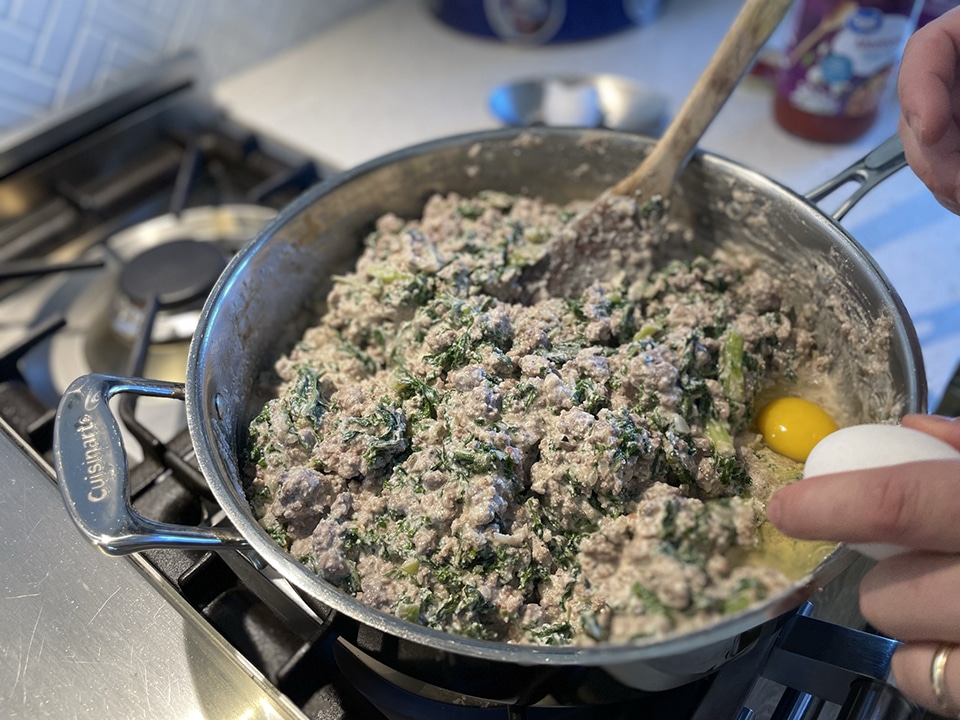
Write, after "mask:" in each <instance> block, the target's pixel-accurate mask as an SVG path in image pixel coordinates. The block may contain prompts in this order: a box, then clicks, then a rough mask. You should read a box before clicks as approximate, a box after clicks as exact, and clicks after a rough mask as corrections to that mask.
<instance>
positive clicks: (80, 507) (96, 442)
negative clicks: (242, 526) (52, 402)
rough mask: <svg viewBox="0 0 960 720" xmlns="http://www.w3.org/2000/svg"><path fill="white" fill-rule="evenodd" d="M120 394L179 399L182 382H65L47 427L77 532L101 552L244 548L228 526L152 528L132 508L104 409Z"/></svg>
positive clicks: (105, 378)
mask: <svg viewBox="0 0 960 720" xmlns="http://www.w3.org/2000/svg"><path fill="white" fill-rule="evenodd" d="M122 393H133V394H136V395H149V396H152V397H162V398H171V399H175V400H183V398H184V390H183V385H182V384H180V383H168V382H163V381H159V380H143V379H140V378H136V379H133V378H122V377H114V376H111V375H95V374H93V375H85V376H83V377H80V378H77V379H76V380H74V381H73V382H72V383H71V384H70V387H68V388H67V390H66V392H65V393H64V394H63V397H62V398H61V400H60V407H59V410H58V412H57V420H56V423H55V425H54V439H53V459H54V465H55V467H56V471H57V482H58V484H59V486H60V493H61V495H62V496H63V500H64V503H66V506H67V510H68V511H69V513H70V516H71V518H72V519H73V521H74V523H76V525H77V527H78V528H80V532H81V533H83V535H84V536H85V537H86V538H87V539H88V540H90V542H92V543H93V544H94V545H96V546H98V547H99V548H100V549H101V550H103V551H104V552H105V553H107V554H108V555H126V554H128V553H133V552H138V551H140V550H147V549H150V548H173V547H178V548H208V549H211V550H216V549H219V548H224V547H240V546H244V545H246V541H245V540H244V539H243V538H242V536H241V535H240V534H239V533H237V532H236V531H235V530H232V529H220V528H210V527H188V526H184V525H173V524H169V523H159V522H156V521H154V520H150V519H148V518H145V517H143V516H142V515H140V514H139V513H137V512H136V511H135V510H134V509H133V507H132V505H131V504H130V476H129V474H128V472H127V460H126V456H125V453H124V449H123V439H122V437H121V435H120V426H119V425H118V424H117V420H116V418H115V417H114V415H113V413H112V411H111V409H110V407H109V404H108V403H109V400H110V398H112V397H113V396H114V395H119V394H122Z"/></svg>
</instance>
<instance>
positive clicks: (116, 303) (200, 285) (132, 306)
mask: <svg viewBox="0 0 960 720" xmlns="http://www.w3.org/2000/svg"><path fill="white" fill-rule="evenodd" d="M227 260H228V256H227V253H226V252H225V251H224V249H223V248H221V247H220V246H219V245H218V244H217V243H213V242H199V241H197V240H172V241H169V242H165V243H163V244H162V245H157V246H156V247H152V248H149V249H148V250H145V251H144V252H142V253H140V254H139V255H137V256H136V257H134V258H133V259H132V260H129V261H128V262H126V263H125V264H124V266H123V267H122V268H121V270H120V275H119V277H118V280H117V291H116V295H115V296H114V298H113V304H112V317H111V325H112V327H113V330H115V331H116V333H117V334H118V335H119V336H120V337H121V338H123V339H124V340H126V341H128V342H134V341H136V339H137V338H138V336H139V335H140V333H141V332H144V331H145V330H144V323H145V322H147V318H148V317H149V315H150V314H151V313H153V312H156V313H157V315H156V316H155V317H154V318H153V319H152V320H151V321H150V322H151V323H152V327H151V328H150V340H151V341H152V342H155V343H168V342H176V341H187V342H188V341H189V340H190V338H191V337H192V336H193V331H194V329H195V328H196V326H197V320H198V318H199V314H200V308H201V307H202V306H203V301H204V299H205V298H206V297H207V295H208V294H209V293H210V291H211V290H212V289H213V286H214V284H216V282H217V278H219V277H220V273H222V272H223V270H224V268H226V266H227ZM154 305H155V306H156V307H154ZM128 371H129V370H128Z"/></svg>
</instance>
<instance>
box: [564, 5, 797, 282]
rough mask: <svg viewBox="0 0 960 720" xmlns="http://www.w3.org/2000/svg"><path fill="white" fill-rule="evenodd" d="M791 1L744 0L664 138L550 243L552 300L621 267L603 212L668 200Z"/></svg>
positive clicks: (611, 230) (611, 229) (613, 235)
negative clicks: (622, 201) (622, 203)
mask: <svg viewBox="0 0 960 720" xmlns="http://www.w3.org/2000/svg"><path fill="white" fill-rule="evenodd" d="M791 2H792V0H746V2H744V4H743V7H742V8H741V9H740V12H739V13H738V14H737V16H736V18H734V21H733V24H732V25H731V26H730V29H729V30H728V31H727V33H726V35H725V36H724V37H723V40H722V41H721V42H720V45H719V47H718V48H717V50H716V52H715V53H714V55H713V57H712V58H711V60H710V62H709V63H708V65H707V67H706V69H705V70H704V71H703V74H702V75H701V76H700V78H699V79H698V80H697V82H696V84H695V85H694V86H693V90H691V92H690V95H689V96H688V97H687V99H686V100H685V101H684V103H683V105H682V106H681V108H680V110H679V112H677V114H676V116H675V117H674V118H673V120H672V121H671V122H670V125H669V126H668V127H667V129H666V131H665V132H664V133H663V136H662V137H661V138H660V139H659V140H658V141H657V142H656V144H655V145H654V146H653V149H652V150H651V151H650V153H649V154H648V155H647V156H646V157H645V158H644V159H643V161H642V162H641V163H640V165H638V166H637V168H636V169H635V170H634V171H633V172H632V173H630V175H628V176H627V177H625V178H624V179H623V180H621V181H620V182H618V183H617V184H616V185H614V186H613V187H612V188H610V189H609V190H608V191H606V192H605V193H604V194H603V195H601V197H600V198H599V199H598V200H597V202H596V203H595V204H594V206H593V207H592V208H591V209H590V210H589V211H588V212H587V214H586V215H585V216H581V217H579V218H577V219H576V220H575V222H576V223H577V227H576V232H575V233H573V232H571V233H568V234H566V235H564V236H563V237H562V238H560V239H558V240H556V241H554V243H553V245H552V247H551V248H550V251H549V266H548V269H547V276H546V286H547V289H548V291H549V292H550V294H551V295H554V296H560V297H576V296H578V295H579V294H580V293H581V292H582V291H583V289H584V288H586V287H587V286H589V285H590V284H591V283H593V282H594V280H597V279H600V278H603V277H608V276H609V275H610V274H611V272H615V271H616V270H617V269H618V268H619V267H621V259H620V257H621V256H620V255H619V254H618V253H616V252H612V251H613V250H615V249H616V247H615V242H616V241H615V239H614V238H615V236H616V234H617V233H616V232H615V231H614V229H613V228H606V227H604V222H603V220H604V217H603V216H604V209H605V208H606V207H607V206H608V205H609V203H610V202H611V201H612V199H613V198H615V197H617V196H627V197H632V196H635V195H637V194H638V193H639V194H641V195H642V196H643V197H645V198H653V197H656V196H660V197H664V198H665V197H667V196H668V195H669V194H670V190H671V189H672V187H673V184H674V182H675V181H676V179H677V176H678V175H679V174H680V171H681V170H682V169H683V167H684V166H685V165H686V163H687V161H688V160H689V159H690V156H691V155H692V154H693V151H694V149H695V148H696V145H697V142H698V141H699V140H700V138H701V137H702V136H703V133H704V131H705V130H706V129H707V126H709V124H710V122H711V121H712V120H713V118H714V117H716V115H717V113H718V112H719V111H720V108H722V107H723V104H724V103H725V102H726V100H727V98H728V97H729V96H730V93H731V92H733V88H734V87H736V85H737V83H738V82H739V80H740V78H741V77H742V76H743V74H744V73H745V72H746V71H747V69H748V68H749V67H750V64H751V62H752V61H753V59H754V57H756V55H757V53H758V52H759V51H760V48H762V47H763V44H764V43H765V42H766V41H767V39H768V38H769V37H770V35H771V33H773V31H774V30H775V29H776V27H777V25H779V24H780V22H781V21H782V20H783V18H784V16H785V15H786V13H787V10H788V9H789V7H790V4H791Z"/></svg>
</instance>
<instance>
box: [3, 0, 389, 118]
mask: <svg viewBox="0 0 960 720" xmlns="http://www.w3.org/2000/svg"><path fill="white" fill-rule="evenodd" d="M379 2H381V0H0V132H2V131H3V130H5V129H9V128H11V127H14V126H19V125H23V124H26V123H29V122H30V121H31V120H34V119H37V118H40V117H43V116H45V115H47V114H49V113H51V112H55V111H56V110H58V109H60V108H62V107H64V106H65V105H67V104H68V103H69V102H70V101H71V100H73V99H74V98H76V97H78V96H80V95H87V94H89V93H97V92H100V91H102V90H103V89H104V87H106V86H108V85H109V84H110V83H111V81H113V80H114V79H116V78H117V77H121V76H122V75H123V74H124V73H125V72H127V71H131V70H135V69H137V68H142V67H144V66H148V65H150V64H152V63H155V62H157V61H158V60H159V59H160V58H162V57H164V56H167V55H172V54H175V53H176V52H178V51H181V50H184V49H188V48H194V49H197V50H198V51H199V52H200V54H201V56H202V57H203V61H204V67H205V70H206V72H207V74H208V76H209V78H210V79H212V80H217V79H220V78H223V77H225V76H227V75H229V74H231V73H234V72H237V71H239V70H241V69H243V68H245V67H248V66H250V65H252V64H254V63H256V62H258V61H260V60H264V59H266V58H268V57H270V56H272V55H274V54H276V53H278V52H280V51H282V50H285V49H287V48H290V47H292V46H293V45H295V44H297V43H299V42H301V41H303V40H305V39H306V38H307V37H309V36H311V35H313V34H315V33H317V32H320V31H321V30H324V29H325V28H328V27H330V26H331V25H333V24H334V23H336V22H337V21H339V20H341V19H343V18H344V17H346V16H347V15H350V14H353V13H356V12H359V11H361V10H363V9H366V8H368V7H370V6H372V5H375V4H377V3H379Z"/></svg>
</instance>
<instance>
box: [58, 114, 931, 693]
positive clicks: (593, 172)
mask: <svg viewBox="0 0 960 720" xmlns="http://www.w3.org/2000/svg"><path fill="white" fill-rule="evenodd" d="M651 142H652V141H651V140H650V139H646V138H639V137H637V136H632V135H625V134H618V133H613V132H605V131H595V130H589V131H582V130H558V129H542V130H535V131H533V130H515V129H510V130H500V131H494V132H487V133H477V134H470V135H465V136H459V137H454V138H447V139H443V140H438V141H435V142H431V143H427V144H424V145H420V146H417V147H413V148H409V149H405V150H402V151H400V152H397V153H393V154H391V155H388V156H385V157H383V158H380V159H377V160H374V161H371V162H369V163H367V164H365V165H362V166H360V167H358V168H356V169H353V170H351V171H348V172H346V173H343V174H342V175H339V176H337V177H334V178H332V179H330V180H328V181H326V182H324V183H321V184H319V185H317V186H315V187H314V188H311V189H310V190H308V191H307V192H306V193H304V194H303V195H302V196H301V197H300V198H298V199H297V200H296V201H295V202H293V203H292V204H291V205H290V206H289V207H287V208H285V209H284V210H283V211H282V212H281V213H280V214H279V215H278V216H277V218H276V219H275V220H274V221H273V222H271V223H270V224H269V225H268V226H267V227H266V228H264V230H263V231H262V232H261V233H260V234H259V235H258V236H257V237H256V238H255V239H254V240H252V241H251V242H250V243H249V244H248V245H247V246H245V247H244V248H243V250H242V251H241V252H240V253H239V254H238V255H237V256H236V257H235V258H234V259H233V261H232V262H231V264H230V266H229V267H228V268H227V270H226V271H225V272H224V274H223V275H222V276H221V278H220V280H219V282H218V283H217V286H216V287H215V288H214V291H213V293H212V294H211V296H210V297H209V299H208V300H207V302H206V305H205V306H204V310H203V314H202V317H201V320H200V325H199V327H198V330H197V334H196V335H195V337H194V339H193V342H192V344H191V350H190V356H189V366H188V371H187V382H186V384H185V385H177V384H171V383H163V382H158V381H149V380H142V379H130V378H116V377H109V376H98V375H90V376H85V377H83V378H79V379H78V380H77V381H76V382H74V383H73V384H72V385H71V386H70V388H69V389H68V391H67V392H66V393H65V395H64V397H63V400H62V402H61V406H60V409H59V412H58V419H57V426H56V431H55V434H56V439H55V459H56V466H57V474H58V478H59V481H60V486H61V489H62V492H63V496H64V500H65V503H66V505H67V508H68V510H69V512H70V513H71V516H72V517H73V519H74V521H75V522H76V524H77V525H78V527H79V528H80V530H81V531H82V532H83V533H84V534H85V535H86V536H87V537H88V538H89V539H90V540H91V542H94V543H95V544H97V545H99V546H100V547H102V548H103V549H104V550H105V551H106V552H108V553H111V554H124V553H130V552H136V551H139V550H143V549H147V548H153V547H170V546H179V547H184V546H189V547H194V546H195V547H205V548H209V549H213V550H223V551H227V552H229V551H232V549H233V548H239V549H241V551H242V552H245V553H246V554H247V555H248V556H249V557H252V558H254V559H255V562H264V563H266V564H268V565H269V566H270V567H271V568H273V570H275V571H276V572H277V573H279V575H281V576H282V577H283V578H285V579H286V581H288V582H289V583H290V584H292V585H293V586H294V587H296V588H297V589H298V592H299V593H300V594H301V595H303V596H304V597H307V598H309V599H310V600H311V601H316V602H318V603H321V604H323V605H325V606H328V607H331V608H333V609H335V610H337V611H339V612H341V613H344V614H346V615H349V616H351V617H353V618H355V619H357V620H358V621H360V622H361V623H364V624H366V625H369V626H372V627H374V628H377V629H379V630H381V631H383V632H385V633H389V634H390V635H393V636H396V637H397V638H399V639H401V640H404V641H409V642H413V643H417V644H420V645H424V646H428V647H430V648H433V649H435V650H437V651H439V652H442V653H447V654H449V655H451V656H456V657H461V658H466V659H471V660H476V661H479V662H495V663H508V664H511V665H512V666H515V667H529V666H553V665H581V666H601V667H603V668H605V669H606V670H607V671H609V672H610V673H611V674H613V675H615V676H616V677H618V678H619V679H621V680H622V681H623V682H625V683H626V684H628V685H631V686H633V687H638V688H641V689H649V690H658V689H663V688H667V687H672V686H676V685H680V684H682V683H684V682H687V681H689V680H692V679H694V678H696V677H699V676H702V675H704V674H707V673H709V672H712V671H713V670H715V669H716V668H718V667H719V666H721V665H722V664H723V663H725V662H727V661H729V660H730V659H731V658H733V657H736V656H737V655H738V654H739V653H740V652H742V651H743V650H744V649H746V648H747V647H749V646H750V642H751V640H752V638H754V637H755V636H756V633H757V629H758V628H760V627H762V626H764V625H765V624H767V623H770V622H773V621H774V620H775V619H776V618H777V617H778V616H780V615H782V614H783V613H785V612H787V611H789V610H791V609H792V608H794V607H796V606H797V605H798V604H799V603H801V602H802V601H803V600H805V599H807V598H808V597H810V596H811V594H812V593H813V592H815V590H816V589H817V588H819V587H822V586H823V585H825V584H826V583H828V582H830V581H831V580H832V579H833V578H835V577H836V576H837V574H838V573H840V572H841V571H842V570H843V569H844V568H845V567H846V566H847V565H848V564H849V562H850V561H851V559H852V553H850V552H848V551H846V550H845V549H844V548H838V549H837V550H836V551H835V552H834V553H833V554H831V556H830V557H829V558H827V559H826V560H825V561H824V562H823V563H821V565H820V566H818V567H817V568H816V569H815V570H813V571H812V572H811V573H809V574H808V575H806V576H805V577H803V578H801V579H799V580H798V581H797V582H795V583H794V584H793V585H792V586H791V587H789V588H788V589H787V590H786V591H784V592H783V593H780V594H778V595H776V596H774V597H770V598H767V600H765V601H763V602H762V603H760V604H758V605H755V606H753V607H751V608H748V609H747V610H745V611H744V612H741V613H739V614H736V615H733V616H730V617H727V618H725V619H723V620H722V621H720V622H718V623H715V624H712V625H708V626H705V627H702V628H700V629H698V630H696V631H694V632H687V633H679V634H674V635H669V636H666V637H662V638H656V639H652V640H648V641H643V642H638V643H634V644H627V645H600V646H595V647H541V646H526V645H512V644H507V643H497V642H489V641H479V640H472V639H468V638H463V637H458V636H454V635H451V634H447V633H443V632H438V631H435V630H431V629H428V628H423V627H420V626H418V625H414V624H411V623H409V622H406V621H403V620H400V619H398V618H396V617H392V616H389V615H385V614H383V613H380V612H377V611H373V610H371V609H369V608H367V607H365V606H363V605H362V604H361V603H359V602H358V601H357V600H355V599H354V598H352V597H349V596H347V595H345V594H343V593H342V592H340V591H339V590H338V589H336V588H335V587H333V586H331V585H329V584H327V583H326V582H324V581H322V580H321V579H319V578H318V577H317V576H315V575H314V574H312V573H311V572H309V571H308V570H307V569H306V568H305V567H304V566H303V565H301V564H300V563H299V562H298V561H297V560H296V559H295V558H293V557H291V556H290V555H288V554H287V553H286V552H284V551H283V550H282V549H281V548H279V547H278V546H277V545H276V544H275V543H274V541H273V540H272V539H271V538H270V537H269V536H268V535H267V533H266V532H265V531H264V530H263V529H261V528H260V527H259V525H258V524H257V522H256V521H255V519H254V517H253V515H252V513H251V511H250V509H249V507H248V505H247V501H246V499H245V497H244V492H243V485H242V480H241V474H240V465H239V462H240V461H239V458H240V457H241V455H242V452H243V448H244V442H245V436H246V427H247V424H248V422H249V420H250V418H251V417H252V416H253V415H254V414H255V413H256V412H257V410H258V409H259V408H258V403H259V401H260V398H259V397H257V395H256V393H255V392H254V390H253V389H254V388H255V387H256V386H257V384H258V378H259V375H260V373H261V372H262V371H263V370H264V369H265V368H267V367H269V366H270V365H271V364H272V362H273V361H274V360H275V359H276V357H277V356H278V355H279V354H280V353H281V352H282V351H283V349H284V348H285V347H288V346H289V345H290V344H291V343H292V342H293V341H295V339H296V337H297V336H298V335H299V333H300V331H301V330H302V328H303V327H304V326H305V324H306V322H308V320H309V314H308V313H304V312H301V310H302V309H303V308H304V307H305V306H306V305H307V301H308V300H310V299H312V298H315V297H317V296H318V294H322V293H323V292H324V291H325V289H326V287H327V286H328V283H329V281H330V277H331V275H332V274H335V273H336V272H338V271H339V270H340V269H342V268H343V266H344V265H345V264H349V263H350V262H351V261H352V260H353V259H354V258H355V257H356V255H357V253H358V250H359V244H360V238H361V237H362V236H363V234H364V233H365V231H366V230H367V229H368V228H369V227H370V226H371V224H372V222H373V221H374V219H375V218H376V217H378V216H379V215H380V214H382V213H384V212H387V211H393V212H397V213H398V214H402V215H408V216H416V215H419V213H420V211H421V208H422V205H423V202H424V201H425V200H426V198H427V197H428V196H429V195H430V194H431V193H433V192H450V191H456V192H459V193H461V194H465V195H469V194H472V193H476V192H478V191H480V190H483V189H488V188H495V189H499V190H503V191H507V192H514V193H519V192H522V193H527V194H533V195H541V196H544V197H546V198H547V199H550V200H553V201H558V202H563V201H567V200H572V199H577V198H580V199H582V198H590V197H594V196H596V194H597V193H598V192H600V191H601V190H602V189H604V188H606V187H608V186H609V185H610V184H611V183H612V182H615V181H616V180H617V179H618V178H619V177H622V176H623V175H624V174H625V173H626V172H627V171H628V170H629V169H630V168H632V167H634V166H636V164H637V162H638V160H639V159H640V158H641V157H642V156H643V155H644V154H645V153H646V152H647V150H648V149H649V147H650V144H651ZM896 145H897V141H896V139H891V141H890V143H889V144H886V145H884V146H883V147H881V148H880V149H878V150H877V151H876V152H875V153H871V154H870V155H869V156H867V158H865V159H864V160H863V161H861V162H860V163H858V164H856V165H854V166H853V167H852V168H851V169H848V170H847V171H844V173H841V175H840V176H838V177H837V178H834V179H832V180H831V181H830V182H828V183H825V185H824V186H822V187H821V188H818V189H817V190H816V191H815V192H814V193H812V194H811V196H810V197H803V196H800V195H798V194H796V193H794V192H792V191H791V190H789V189H787V188H785V187H783V186H781V185H779V184H777V183H775V182H774V181H772V180H770V179H769V178H766V177H764V176H762V175H760V174H758V173H756V172H753V171H751V170H749V169H747V168H744V167H742V166H740V165H737V164H735V163H732V162H730V161H728V160H726V159H723V158H721V157H718V156H716V155H711V154H707V153H699V154H697V155H696V156H694V158H693V159H692V161H691V163H690V164H689V165H688V166H687V168H686V170H685V171H684V172H683V174H682V175H681V177H680V179H679V184H678V186H677V189H676V191H675V193H674V197H673V203H674V205H673V212H674V215H675V218H676V219H677V221H679V222H684V223H687V224H688V225H689V226H690V227H691V228H693V229H694V230H695V238H696V239H695V244H697V245H702V246H703V247H704V248H709V247H711V246H714V245H716V244H718V243H733V244H735V245H742V246H746V247H749V248H751V249H752V250H753V251H755V252H757V253H758V254H759V255H760V256H761V257H762V258H764V262H765V263H766V264H767V265H768V266H769V269H770V270H771V272H775V273H780V274H781V275H784V274H786V275H788V276H789V278H790V279H791V281H792V282H793V284H794V285H795V287H796V292H798V293H802V294H808V293H814V294H815V296H818V297H822V298H823V303H821V308H822V310H821V316H820V317H818V327H819V329H820V331H819V333H818V341H819V343H820V344H821V346H822V347H823V348H824V349H825V350H826V351H828V352H832V353H835V354H836V355H837V356H838V357H839V358H840V359H841V361H842V364H843V367H844V369H845V384H846V386H847V387H848V388H849V392H850V393H851V397H853V398H856V400H857V402H858V403H859V411H858V414H859V415H860V416H861V417H862V419H863V420H878V419H888V418H894V417H897V416H899V415H900V414H903V413H905V412H918V411H922V410H923V409H925V405H926V387H925V381H924V373H923V365H922V358H921V354H920V348H919V343H918V341H917V338H916V334H915V332H914V329H913V326H912V324H911V322H910V318H909V317H908V315H907V312H906V310H905V308H904V307H903V304H902V302H901V301H900V299H899V297H898V296H897V293H896V291H895V290H894V288H893V287H891V285H890V283H889V282H888V281H887V279H886V278H885V277H884V275H883V273H882V271H881V270H880V269H879V268H878V267H877V265H876V263H875V262H874V261H873V260H872V258H870V256H869V255H868V254H867V253H866V252H865V251H864V250H863V248H862V247H861V246H860V245H859V244H858V243H857V242H856V241H855V240H854V239H853V238H852V237H851V236H850V235H849V234H848V233H847V232H846V231H845V230H844V229H843V228H842V227H841V226H840V225H839V224H838V222H837V221H836V220H835V219H834V218H832V217H830V216H829V215H827V214H825V213H823V212H822V211H821V210H820V209H818V207H817V206H816V205H815V204H814V202H815V201H816V200H819V199H821V198H822V197H824V196H825V195H827V194H828V193H829V192H830V190H831V189H833V188H834V187H837V186H839V185H842V184H843V183H845V182H846V179H847V177H848V176H850V177H853V179H855V180H857V181H859V182H861V183H862V187H863V188H869V187H870V186H872V185H873V184H875V183H876V182H879V180H880V179H882V177H886V176H887V175H889V174H890V173H891V172H893V171H895V170H896V169H899V168H900V167H902V166H903V161H902V155H901V154H898V149H897V147H896ZM856 199H858V195H854V196H853V197H852V198H851V200H856ZM847 209H848V208H847ZM845 210H846V209H844V212H845ZM126 392H131V393H137V394H142V395H153V396H160V397H169V398H174V399H185V401H186V405H187V418H188V424H189V430H190V434H191V438H192V440H193V443H194V446H195V448H196V453H197V458H198V461H199V464H200V467H201V470H202V471H203V473H204V476H205V477H206V479H207V482H208V484H209V486H210V489H211V491H212V493H213V495H214V496H215V498H216V500H217V502H218V503H219V504H220V506H221V507H222V508H223V510H224V513H225V514H226V516H227V518H228V519H229V521H230V523H231V524H232V525H233V528H234V529H229V530H213V529H209V528H182V527H173V526H167V525H159V524H157V523H153V522H151V521H148V520H146V519H144V518H141V517H140V516H138V515H136V514H135V513H134V512H133V511H132V510H131V508H130V507H129V503H128V494H129V493H128V479H127V471H126V462H125V460H124V457H123V451H122V448H121V445H120V434H119V430H118V428H117V424H116V421H115V420H114V418H113V417H112V415H111V414H110V412H109V408H108V406H107V401H108V400H109V398H111V397H113V396H114V395H117V394H119V393H126Z"/></svg>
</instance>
